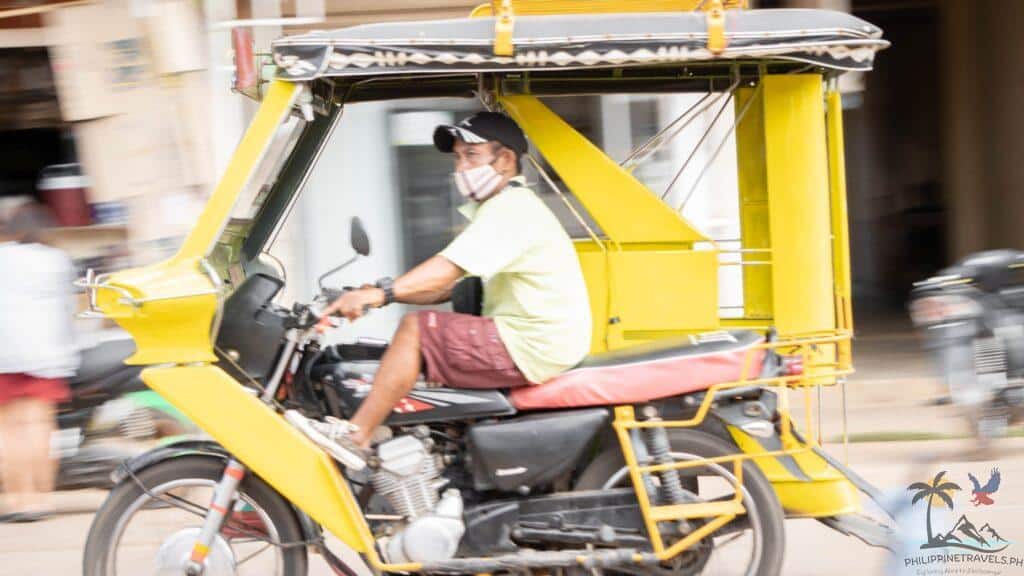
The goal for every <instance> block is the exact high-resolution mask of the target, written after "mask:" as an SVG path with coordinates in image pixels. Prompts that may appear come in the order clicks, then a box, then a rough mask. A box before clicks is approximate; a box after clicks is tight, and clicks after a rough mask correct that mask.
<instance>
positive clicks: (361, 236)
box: [351, 216, 370, 256]
mask: <svg viewBox="0 0 1024 576" xmlns="http://www.w3.org/2000/svg"><path fill="white" fill-rule="evenodd" d="M351 242H352V249H353V250H355V251H356V254H359V255H360V256H369V255H370V237H369V236H367V235H366V229H365V228H363V221H362V220H360V219H359V217H358V216H354V217H353V218H352V232H351Z"/></svg>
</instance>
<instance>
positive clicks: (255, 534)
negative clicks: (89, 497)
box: [82, 456, 308, 576]
mask: <svg viewBox="0 0 1024 576" xmlns="http://www.w3.org/2000/svg"><path fill="white" fill-rule="evenodd" d="M224 466H225V463H224V462H223V461H222V460H219V459H216V458H210V457H204V456H185V457H181V458H175V459H172V460H166V461H163V462H160V463H157V464H154V465H152V466H150V467H148V468H145V469H143V470H141V471H140V472H138V473H137V474H135V476H134V477H129V478H126V479H125V480H124V481H122V482H121V483H120V484H118V485H117V486H115V487H114V489H113V490H111V492H110V494H109V495H108V496H107V499H106V501H104V503H103V505H102V506H101V507H100V509H99V511H97V513H96V516H95V518H94V519H93V523H92V526H91V528H90V529H89V537H88V539H87V540H86V544H85V554H84V558H83V566H82V573H83V574H84V575H85V576H118V575H125V574H132V575H135V574H154V575H157V576H164V575H168V576H169V575H171V574H175V575H181V574H185V566H186V565H187V563H188V561H189V557H190V555H191V551H192V547H193V545H194V544H195V542H196V537H197V536H198V534H199V529H200V527H201V526H202V524H203V518H204V517H205V515H206V511H207V509H208V506H209V504H210V502H211V500H212V495H213V490H214V487H215V486H216V484H217V482H218V481H219V480H220V478H221V475H222V474H223V473H224ZM302 540H303V533H302V528H301V526H300V524H299V521H298V519H297V518H296V517H295V513H294V511H293V509H292V507H291V506H290V505H289V504H288V502H287V501H286V500H285V499H284V498H282V497H281V496H280V495H279V494H278V493H277V492H276V491H274V489H272V488H271V487H270V486H269V485H267V484H266V483H265V482H263V481H262V480H260V479H259V478H258V477H256V476H255V475H252V474H249V475H247V476H246V477H245V479H244V480H243V481H242V482H241V484H240V485H239V488H238V493H237V503H236V504H235V506H233V507H232V510H231V514H230V516H229V518H228V520H227V521H226V522H225V525H224V527H223V528H222V529H221V531H220V533H219V534H218V535H217V536H216V537H215V538H214V542H213V545H212V546H211V547H210V552H209V555H208V557H207V559H206V564H205V571H204V572H203V574H204V576H225V575H228V574H230V575H236V574H238V575H244V574H253V575H257V574H258V575H261V576H262V575H278V576H305V575H306V574H307V572H308V557H307V551H306V547H305V546H304V545H302V544H301V542H302Z"/></svg>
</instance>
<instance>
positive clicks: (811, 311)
mask: <svg viewBox="0 0 1024 576" xmlns="http://www.w3.org/2000/svg"><path fill="white" fill-rule="evenodd" d="M762 83H763V87H762V89H763V91H764V112H765V114H764V132H765V158H766V165H767V167H768V203H769V206H770V207H771V209H770V214H769V220H770V223H769V225H770V228H771V246H772V276H773V282H774V289H773V309H774V317H775V325H776V326H777V328H778V330H779V334H780V335H781V336H789V335H797V334H807V333H814V332H823V331H830V330H833V329H834V328H835V307H834V297H833V290H832V281H833V277H832V237H831V234H832V230H831V224H832V220H831V216H830V213H829V192H828V158H827V154H826V137H825V109H824V95H823V94H822V79H821V75H819V74H787V75H768V76H765V77H764V79H763V80H762Z"/></svg>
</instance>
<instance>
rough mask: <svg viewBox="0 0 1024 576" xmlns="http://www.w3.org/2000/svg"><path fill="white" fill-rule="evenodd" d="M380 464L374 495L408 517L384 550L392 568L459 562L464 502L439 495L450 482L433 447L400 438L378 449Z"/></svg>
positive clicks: (452, 494)
mask: <svg viewBox="0 0 1024 576" xmlns="http://www.w3.org/2000/svg"><path fill="white" fill-rule="evenodd" d="M377 457H378V459H379V464H378V465H377V466H376V468H375V470H374V472H373V474H372V475H371V476H370V482H371V484H373V489H374V490H375V491H376V492H377V493H378V494H380V495H381V496H383V497H384V498H386V499H387V501H388V503H389V504H391V507H392V509H393V510H394V511H395V513H396V514H399V515H401V516H403V517H404V519H405V523H404V526H403V527H402V529H401V530H400V531H399V532H398V533H397V534H394V535H393V536H390V537H388V538H387V539H386V541H382V542H381V549H382V551H383V552H384V554H385V556H386V557H387V559H388V561H389V562H396V563H404V562H429V561H436V560H446V559H448V558H452V557H454V556H455V552H456V551H457V550H458V547H459V541H460V540H461V539H462V534H463V533H464V532H465V530H466V528H465V524H464V523H463V521H462V508H463V506H462V496H461V495H460V494H459V491H458V490H446V491H445V493H444V495H443V496H440V497H439V494H438V493H439V490H440V488H441V487H442V486H444V485H445V483H446V482H447V481H446V480H444V479H443V478H441V474H440V469H439V468H438V465H437V463H436V462H435V458H434V456H433V455H432V454H431V453H430V450H429V449H428V448H427V445H426V444H425V443H424V442H423V441H422V440H419V439H418V438H416V437H415V436H399V437H397V438H395V439H393V440H389V441H387V442H384V443H383V444H381V445H380V446H378V447H377Z"/></svg>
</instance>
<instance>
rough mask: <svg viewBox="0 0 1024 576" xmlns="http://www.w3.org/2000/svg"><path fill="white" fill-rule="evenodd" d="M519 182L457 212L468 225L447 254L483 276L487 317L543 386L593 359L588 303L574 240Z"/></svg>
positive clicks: (443, 253)
mask: <svg viewBox="0 0 1024 576" xmlns="http://www.w3.org/2000/svg"><path fill="white" fill-rule="evenodd" d="M513 182H515V183H516V184H519V185H518V186H517V185H511V186H507V187H505V189H504V190H502V191H501V192H500V193H498V194H496V195H495V196H492V197H491V198H489V199H487V200H486V201H484V202H483V203H482V204H476V203H471V204H467V205H465V206H463V207H461V208H460V209H459V211H460V212H461V213H462V214H463V215H464V216H466V217H467V218H469V219H470V224H469V226H467V227H466V229H465V230H463V232H462V233H461V234H459V235H458V236H457V237H456V238H455V239H454V240H452V243H451V244H449V245H448V247H447V248H445V249H444V250H442V251H441V256H444V257H445V258H447V259H448V260H450V261H451V262H452V263H454V264H455V265H456V266H458V267H460V268H462V269H463V270H465V271H466V272H468V273H469V274H471V275H473V276H480V277H481V278H482V279H483V281H484V304H483V315H484V316H486V317H488V318H493V319H494V323H495V324H496V325H497V327H498V334H499V336H501V341H502V342H503V343H504V344H505V347H506V348H507V349H508V352H509V355H510V356H511V357H512V360H513V361H514V362H515V363H516V366H517V367H518V368H519V370H520V371H521V372H522V373H523V375H524V376H526V379H527V380H529V381H530V382H533V383H537V384H540V383H543V382H545V381H546V380H549V379H551V378H552V377H554V376H557V375H558V374H559V373H561V372H564V371H565V370H566V369H568V368H571V367H573V366H575V365H576V364H578V363H579V362H580V360H582V359H583V357H584V356H586V355H587V352H588V351H589V350H590V334H591V326H590V322H591V319H590V301H589V298H588V296H587V287H586V283H585V282H584V280H583V272H582V270H580V263H579V260H578V259H577V256H576V251H575V249H574V248H573V245H572V240H570V239H569V235H568V234H566V233H565V230H564V229H563V228H562V225H561V224H560V223H559V222H558V219H557V218H556V217H555V215H554V214H553V213H552V212H551V210H550V209H549V208H548V207H547V206H546V205H545V204H544V202H543V201H542V200H541V199H540V198H538V197H537V195H536V194H535V193H534V192H533V190H530V189H529V188H527V187H526V186H524V185H523V180H522V177H517V178H514V179H513Z"/></svg>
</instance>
